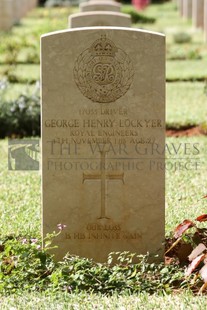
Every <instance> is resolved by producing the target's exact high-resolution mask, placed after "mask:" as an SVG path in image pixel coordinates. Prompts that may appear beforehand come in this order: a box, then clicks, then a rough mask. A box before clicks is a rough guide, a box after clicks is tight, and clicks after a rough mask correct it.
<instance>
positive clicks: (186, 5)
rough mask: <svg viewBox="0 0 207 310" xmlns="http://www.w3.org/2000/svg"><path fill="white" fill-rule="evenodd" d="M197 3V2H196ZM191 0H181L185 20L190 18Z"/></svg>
mask: <svg viewBox="0 0 207 310" xmlns="http://www.w3.org/2000/svg"><path fill="white" fill-rule="evenodd" d="M198 1H199V0H198ZM192 5H193V3H192V0H183V17H184V18H187V19H191V18H192Z"/></svg>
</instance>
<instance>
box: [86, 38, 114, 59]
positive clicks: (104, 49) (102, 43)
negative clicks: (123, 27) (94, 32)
mask: <svg viewBox="0 0 207 310" xmlns="http://www.w3.org/2000/svg"><path fill="white" fill-rule="evenodd" d="M89 50H90V52H91V54H92V55H94V56H112V57H114V56H115V54H116V52H117V51H118V49H117V47H116V46H115V44H114V43H113V42H112V41H111V40H109V39H107V38H106V36H105V35H103V36H101V38H100V39H98V40H96V41H95V42H94V43H93V44H92V46H91V47H90V49H89Z"/></svg>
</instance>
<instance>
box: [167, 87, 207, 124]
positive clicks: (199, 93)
mask: <svg viewBox="0 0 207 310" xmlns="http://www.w3.org/2000/svg"><path fill="white" fill-rule="evenodd" d="M204 88H205V83H204V82H193V83H191V82H175V83H167V84H166V123H167V127H168V128H169V127H170V128H179V127H187V126H196V125H199V124H201V123H202V122H206V120H207V94H206V93H205V92H204Z"/></svg>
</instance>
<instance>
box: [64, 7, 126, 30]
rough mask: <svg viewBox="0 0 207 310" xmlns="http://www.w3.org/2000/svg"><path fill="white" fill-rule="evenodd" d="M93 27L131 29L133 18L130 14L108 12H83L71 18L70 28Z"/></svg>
mask: <svg viewBox="0 0 207 310" xmlns="http://www.w3.org/2000/svg"><path fill="white" fill-rule="evenodd" d="M93 26H117V27H131V17H130V15H128V14H123V13H117V12H106V11H94V12H82V13H77V14H72V15H70V16H69V28H79V27H93Z"/></svg>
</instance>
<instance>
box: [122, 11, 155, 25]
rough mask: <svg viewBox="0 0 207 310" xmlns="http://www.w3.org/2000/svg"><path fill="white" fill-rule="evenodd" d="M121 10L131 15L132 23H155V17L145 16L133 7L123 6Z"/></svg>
mask: <svg viewBox="0 0 207 310" xmlns="http://www.w3.org/2000/svg"><path fill="white" fill-rule="evenodd" d="M122 12H123V13H125V14H129V15H130V16H131V20H132V23H133V24H136V23H140V24H153V23H155V21H156V19H155V18H153V17H147V16H145V15H143V14H140V13H138V12H137V11H136V10H135V9H133V8H123V9H122Z"/></svg>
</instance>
